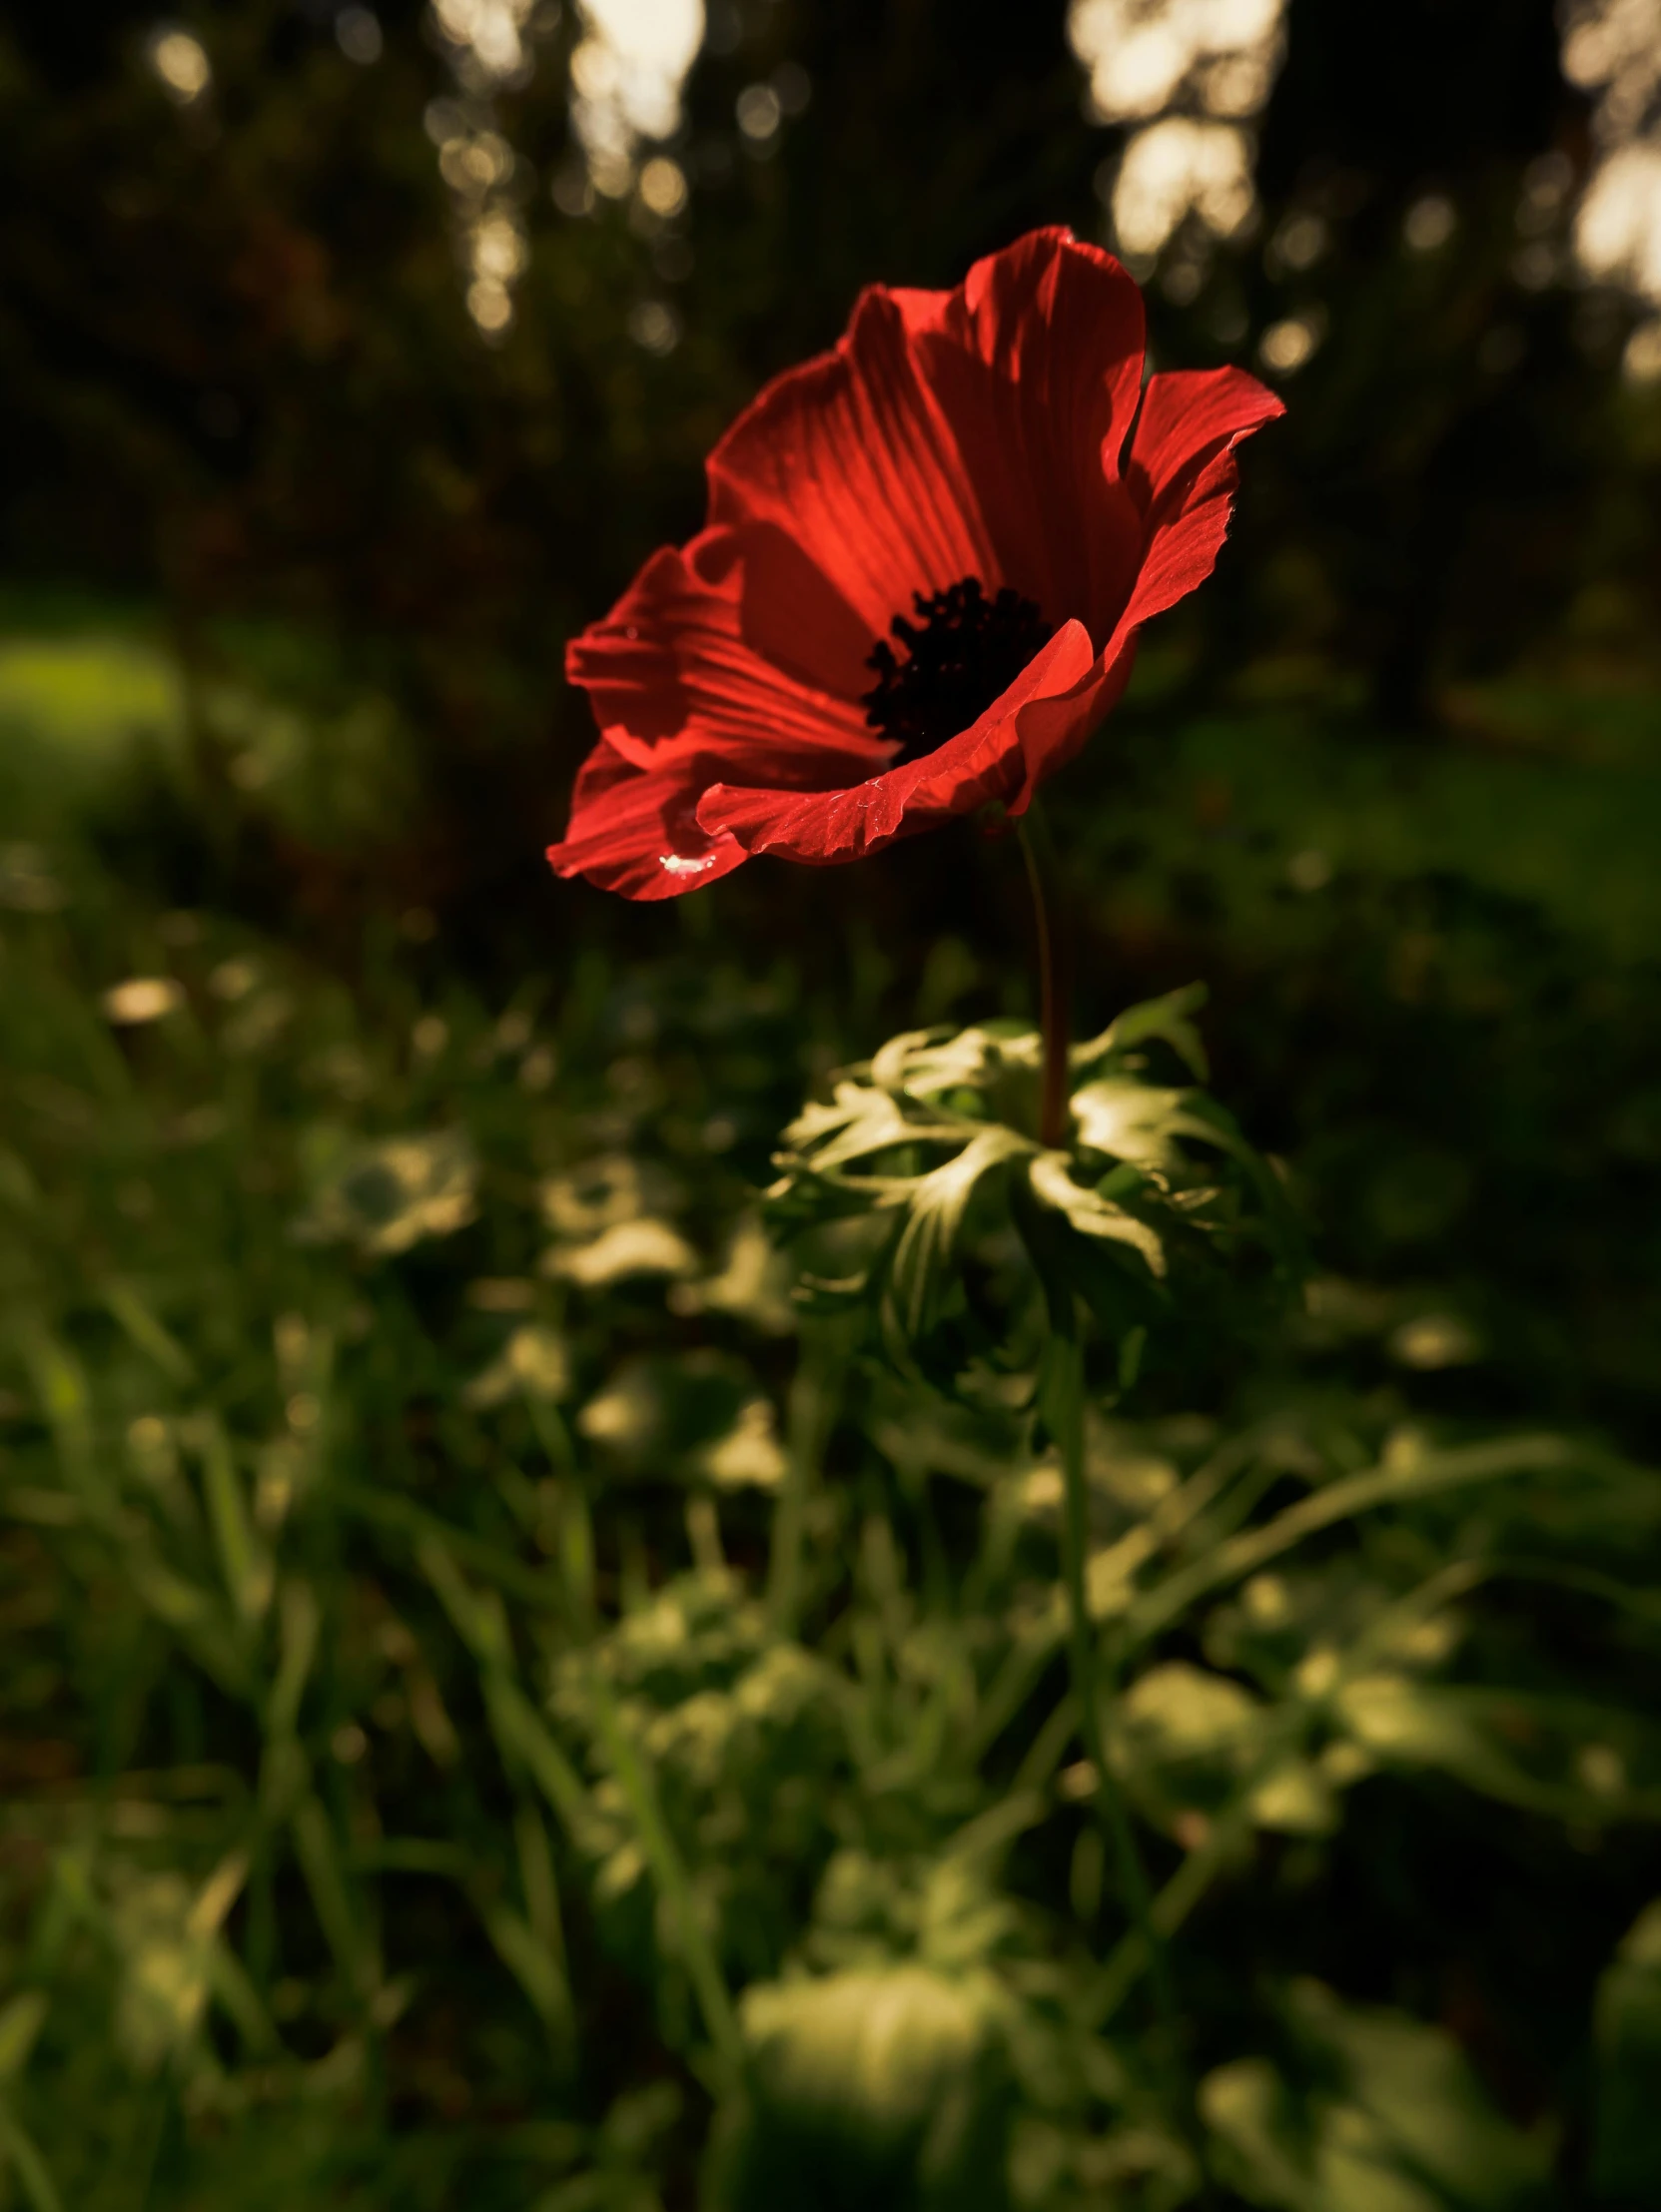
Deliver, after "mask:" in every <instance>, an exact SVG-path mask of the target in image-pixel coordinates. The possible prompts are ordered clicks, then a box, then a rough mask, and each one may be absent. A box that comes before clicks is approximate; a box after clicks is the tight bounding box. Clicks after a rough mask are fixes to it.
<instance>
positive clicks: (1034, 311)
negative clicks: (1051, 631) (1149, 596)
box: [895, 230, 1145, 642]
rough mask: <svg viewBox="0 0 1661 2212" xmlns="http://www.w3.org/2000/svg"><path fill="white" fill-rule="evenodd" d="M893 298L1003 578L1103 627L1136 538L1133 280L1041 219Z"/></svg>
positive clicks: (1138, 327)
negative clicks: (929, 283)
mask: <svg viewBox="0 0 1661 2212" xmlns="http://www.w3.org/2000/svg"><path fill="white" fill-rule="evenodd" d="M895 298H896V300H897V301H898V303H899V305H900V308H901V310H902V312H903V314H904V316H905V319H906V325H907V328H908V330H909V331H910V333H911V336H912V341H913V344H914V345H915V346H916V348H917V352H918V358H919V361H920V364H921V367H922V371H923V374H924V376H925V378H926V379H927V381H928V382H929V384H930V385H931V386H932V387H933V389H934V392H935V395H936V397H937V398H938V400H939V402H940V406H941V410H942V412H943V413H944V415H945V417H946V419H947V421H948V422H949V423H950V424H951V427H952V432H953V435H954V437H955V439H956V442H957V446H958V449H959V451H960V452H961V453H962V455H963V456H964V459H965V462H966V464H967V466H968V468H969V470H970V472H971V474H972V476H973V480H974V485H975V493H976V497H977V499H978V501H979V503H980V509H981V512H982V513H983V514H984V515H985V517H986V521H987V527H988V529H989V531H990V533H991V536H992V540H993V544H994V546H995V547H996V550H997V554H998V565H999V577H998V580H999V581H1003V582H1008V583H1012V584H1014V585H1015V587H1016V589H1017V590H1018V591H1020V592H1022V593H1023V594H1024V595H1025V596H1026V597H1028V598H1030V599H1033V600H1036V602H1037V603H1038V605H1039V606H1040V607H1041V608H1042V609H1043V610H1044V612H1045V614H1046V615H1047V616H1048V617H1049V619H1050V620H1051V621H1053V622H1060V621H1062V620H1064V619H1065V618H1067V617H1068V616H1076V617H1077V618H1078V619H1080V620H1081V621H1083V622H1084V623H1085V624H1086V626H1087V627H1088V628H1089V629H1090V631H1091V633H1092V635H1093V636H1094V637H1095V638H1096V639H1097V640H1098V641H1099V642H1100V641H1102V640H1105V639H1106V637H1107V635H1108V633H1109V632H1110V631H1111V630H1112V628H1113V626H1114V624H1115V622H1116V621H1117V619H1118V617H1119V612H1120V609H1121V608H1122V607H1123V606H1124V604H1125V599H1126V595H1127V593H1128V592H1129V591H1130V588H1131V584H1132V580H1133V578H1134V577H1135V575H1136V568H1137V556H1138V554H1139V552H1140V550H1141V545H1142V516H1141V514H1140V512H1139V510H1138V508H1137V506H1136V505H1135V503H1134V501H1133V500H1132V499H1131V497H1130V496H1129V494H1128V493H1127V492H1126V491H1125V490H1124V489H1123V488H1122V487H1121V484H1120V453H1121V449H1122V448H1123V446H1124V443H1125V438H1126V434H1127V432H1128V431H1129V430H1130V427H1131V424H1132V422H1133V421H1134V420H1135V419H1136V412H1137V403H1138V400H1139V399H1140V397H1141V394H1142V360H1143V345H1144V336H1145V325H1144V317H1143V308H1142V295H1141V293H1139V292H1138V290H1137V288H1136V285H1135V284H1134V283H1133V281H1132V280H1131V278H1130V276H1129V275H1128V274H1127V273H1126V271H1125V270H1124V269H1122V268H1121V267H1120V265H1119V263H1118V262H1117V261H1115V260H1114V258H1113V256H1112V255H1111V254H1107V253H1104V252H1103V251H1102V249H1101V248H1100V247H1096V246H1085V245H1081V244H1080V243H1079V242H1078V241H1077V240H1076V239H1074V238H1073V237H1072V236H1071V235H1070V234H1069V233H1068V232H1066V231H1062V230H1048V231H1034V232H1032V233H1031V234H1030V235H1029V236H1028V237H1026V238H1023V239H1021V240H1019V241H1018V242H1017V243H1016V244H1015V245H1014V246H1011V247H1008V248H1006V250H1005V251H1004V252H1003V253H1001V254H992V255H989V256H988V257H987V259H986V260H984V261H979V262H977V263H976V264H975V266H974V268H973V269H972V270H971V271H970V272H969V275H968V277H967V279H966V280H965V281H964V283H963V284H962V286H960V288H959V289H958V290H957V291H956V292H952V293H940V292H902V293H897V294H896V295H895ZM986 580H987V581H988V582H989V583H990V582H991V581H992V580H993V579H992V578H991V577H988V578H987V579H986Z"/></svg>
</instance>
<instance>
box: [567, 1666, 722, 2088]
mask: <svg viewBox="0 0 1661 2212" xmlns="http://www.w3.org/2000/svg"><path fill="white" fill-rule="evenodd" d="M592 1691H593V1699H594V1718H595V1720H596V1721H597V1723H598V1724H599V1736H600V1742H601V1743H602V1744H603V1745H604V1747H605V1756H606V1759H607V1761H608V1762H609V1764H610V1767H611V1772H612V1774H613V1775H614V1776H615V1778H616V1781H617V1787H618V1788H619V1789H620V1790H621V1791H622V1794H623V1799H624V1802H625V1803H626V1805H627V1806H628V1809H629V1812H630V1814H631V1815H632V1816H633V1820H634V1832H635V1838H636V1841H637V1842H638V1843H639V1845H640V1849H641V1852H642V1854H643V1856H644V1858H645V1861H646V1864H647V1865H648V1866H649V1867H650V1869H651V1873H652V1878H653V1880H654V1881H655V1882H656V1884H657V1890H658V1894H659V1895H660V1896H661V1897H662V1898H663V1900H664V1902H665V1903H666V1904H667V1905H668V1907H669V1911H670V1915H671V1917H672V1918H673V1920H674V1923H675V1931H676V1933H677V1935H678V1936H679V1938H680V1956H681V1964H682V1965H683V1966H684V1967H685V1968H686V1972H687V1975H688V1978H689V1979H690V1981H691V1983H692V1988H693V1991H694V1993H695V1994H696V1996H697V2000H698V2007H699V2009H700V2011H701V2012H702V2013H703V2021H704V2028H705V2031H706V2032H707V2034H708V2036H709V2040H710V2042H711V2044H712V2045H713V2047H714V2050H715V2055H716V2059H717V2061H718V2062H719V2064H720V2067H721V2070H722V2072H723V2073H724V2075H725V2076H726V2079H727V2081H728V2082H729V2083H736V2082H737V2081H738V2080H740V2079H741V2078H742V2075H743V2071H744V2038H743V2032H742V2030H741V2029H740V2027H739V2024H738V2014H737V2011H736V2010H735V2008H734V2006H733V2002H732V1995H731V1992H730V1991H729V1989H728V1988H727V1984H726V1977H725V1975H724V1974H723V1973H722V1971H721V1963H720V1960H719V1958H718V1957H717V1955H716V1951H715V1945H714V1943H713V1942H712V1941H711V1939H710V1935H709V1931H708V1929H707V1928H706V1927H705V1926H704V1924H703V1920H702V1919H701V1917H700V1916H699V1912H698V1904H697V1899H696V1897H695V1895H694V1894H693V1890H692V1881H691V1877H690V1875H689V1874H688V1872H687V1869H686V1866H685V1862H684V1861H683V1860H682V1858H681V1855H680V1852H679V1850H678V1849H677V1848H676V1846H675V1841H674V1838H673V1837H672V1836H671V1835H670V1833H669V1829H668V1824H667V1823H666V1822H665V1820H664V1818H663V1811H662V1808H661V1806H660V1805H659V1804H658V1800H657V1792H656V1790H655V1788H654V1787H653V1785H652V1779H651V1775H650V1773H649V1772H648V1770H647V1768H646V1765H645V1762H644V1761H643V1760H642V1759H641V1757H640V1755H639V1753H638V1752H637V1751H636V1749H635V1747H634V1745H633V1743H632V1742H631V1741H630V1738H629V1735H628V1732H627V1730H626V1729H625V1728H624V1726H623V1722H622V1717H621V1715H620V1714H619V1713H618V1712H617V1709H616V1707H615V1705H614V1704H613V1703H612V1700H611V1693H610V1691H609V1690H608V1689H607V1688H606V1687H605V1686H604V1685H603V1684H602V1683H601V1682H599V1681H598V1680H597V1679H595V1680H594V1682H593V1684H592Z"/></svg>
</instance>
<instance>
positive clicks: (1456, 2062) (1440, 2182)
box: [1200, 1981, 1547, 2212]
mask: <svg viewBox="0 0 1661 2212" xmlns="http://www.w3.org/2000/svg"><path fill="white" fill-rule="evenodd" d="M1286 2010H1287V2020H1288V2026H1289V2027H1290V2030H1291V2033H1292V2038H1293V2042H1294V2045H1295V2046H1296V2050H1295V2057H1294V2060H1293V2063H1292V2065H1291V2067H1290V2068H1289V2070H1288V2072H1287V2073H1286V2074H1284V2075H1283V2074H1282V2073H1281V2072H1280V2071H1278V2070H1277V2069H1276V2068H1275V2067H1274V2066H1273V2065H1272V2064H1270V2062H1269V2061H1268V2060H1267V2059H1265V2058H1246V2059H1241V2060H1237V2061H1235V2062H1234V2063H1233V2064H1232V2065H1228V2066H1223V2067H1220V2068H1219V2069H1218V2070H1217V2071H1216V2072H1214V2073H1212V2074H1210V2075H1208V2077H1207V2078H1206V2080H1205V2081H1204V2082H1203V2083H1202V2085H1201V2093H1200V2103H1201V2112H1202V2115H1203V2117H1204V2119H1205V2121H1206V2124H1207V2126H1208V2127H1209V2128H1211V2130H1212V2131H1213V2133H1214V2135H1215V2136H1216V2137H1217V2138H1218V2144H1219V2155H1218V2158H1217V2164H1218V2168H1219V2171H1220V2174H1221V2176H1222V2178H1224V2179H1225V2180H1227V2181H1228V2182H1229V2183H1230V2184H1231V2185H1232V2186H1233V2187H1235V2188H1237V2189H1238V2190H1239V2191H1240V2192H1241V2194H1242V2195H1243V2196H1245V2197H1246V2198H1248V2199H1249V2200H1250V2202H1252V2203H1254V2204H1263V2205H1275V2206H1284V2207H1285V2208H1286V2212H1504V2208H1507V2207H1510V2206H1516V2205H1523V2204H1528V2203H1531V2202H1534V2201H1536V2200H1537V2196H1538V2192H1539V2189H1540V2187H1541V2185H1542V2184H1543V2182H1544V2180H1545V2174H1546V2167H1547V2152H1546V2147H1545V2146H1544V2144H1542V2143H1538V2142H1534V2141H1530V2140H1529V2139H1527V2138H1526V2137H1524V2136H1522V2135H1520V2134H1519V2133H1518V2132H1517V2130H1516V2129H1515V2128H1513V2127H1511V2126H1510V2125H1509V2123H1508V2122H1507V2121H1505V2120H1503V2119H1502V2118H1501V2117H1500V2115H1499V2114H1498V2113H1497V2112H1495V2111H1494V2109H1493V2108H1492V2106H1491V2105H1490V2104H1489V2103H1488V2102H1487V2100H1486V2098H1485V2097H1484V2095H1483V2093H1482V2091H1481V2088H1480V2087H1479V2085H1478V2083H1477V2081H1476V2078H1475V2076H1474V2075H1473V2074H1472V2072H1471V2069H1470V2066H1469V2063H1468V2061H1467V2060H1466V2058H1465V2056H1464V2054H1463V2052H1462V2051H1461V2050H1460V2049H1459V2046H1458V2045H1457V2044H1456V2043H1455V2042H1454V2040H1453V2038H1452V2037H1451V2036H1450V2035H1448V2034H1447V2033H1446V2032H1445V2030H1443V2029H1441V2028H1434V2027H1425V2026H1423V2025H1421V2024H1420V2023H1419V2022H1418V2021H1416V2020H1412V2019H1409V2018H1407V2017H1406V2016H1405V2015H1403V2014H1401V2013H1397V2012H1387V2011H1373V2010H1363V2009H1361V2008H1359V2007H1352V2006H1349V2005H1346V2004H1344V2003H1343V2002H1342V2001H1341V2000H1340V1999H1339V1998H1337V1997H1336V1996H1334V1995H1333V1994H1332V1992H1331V1991H1330V1990H1329V1989H1325V1988H1323V1987H1321V1985H1320V1984H1319V1983H1317V1982H1312V1981H1305V1982H1300V1983H1297V1984H1294V1986H1293V1987H1292V1988H1291V1990H1290V1991H1289V1992H1288V1995H1287V2006H1286Z"/></svg>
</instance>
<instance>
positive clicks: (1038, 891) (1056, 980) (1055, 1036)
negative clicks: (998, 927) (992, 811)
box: [1015, 799, 1068, 1150]
mask: <svg viewBox="0 0 1661 2212" xmlns="http://www.w3.org/2000/svg"><path fill="white" fill-rule="evenodd" d="M1015 834H1016V836H1017V837H1018V838H1019V839H1020V840H1021V857H1022V859H1023V860H1024V861H1025V862H1026V864H1027V885H1028V888H1029V889H1030V890H1031V892H1032V895H1033V935H1034V938H1035V940H1036V947H1037V952H1038V996H1039V1028H1040V1030H1041V1032H1042V1034H1043V1038H1044V1088H1043V1091H1042V1093H1041V1098H1040V1105H1039V1114H1038V1135H1039V1141H1040V1143H1042V1144H1047V1145H1048V1146H1049V1147H1050V1148H1051V1149H1052V1150H1054V1149H1055V1148H1056V1147H1057V1146H1058V1145H1059V1144H1060V1143H1061V1142H1062V1140H1063V1138H1064V1137H1065V1136H1066V1134H1067V1045H1068V1035H1067V1028H1068V1024H1067V981H1066V977H1065V975H1064V973H1063V970H1062V962H1061V940H1060V935H1059V933H1058V931H1057V930H1056V928H1055V926H1054V924H1053V922H1052V920H1051V915H1050V900H1049V897H1048V895H1047V893H1046V890H1045V880H1046V878H1048V879H1049V880H1050V881H1051V882H1054V880H1055V873H1056V868H1055V855H1054V853H1053V851H1052V850H1051V846H1050V834H1049V830H1048V828H1047V827H1046V825H1045V821H1044V817H1043V815H1042V814H1040V812H1039V809H1038V802H1037V800H1036V799H1035V800H1034V802H1033V804H1032V805H1031V806H1030V807H1029V808H1028V809H1027V811H1026V813H1025V814H1024V815H1022V817H1021V819H1020V820H1019V821H1018V822H1017V823H1016V825H1015Z"/></svg>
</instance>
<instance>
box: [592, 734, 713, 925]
mask: <svg viewBox="0 0 1661 2212" xmlns="http://www.w3.org/2000/svg"><path fill="white" fill-rule="evenodd" d="M684 766H685V764H684V762H682V763H679V764H678V768H679V771H680V772H677V771H676V769H671V770H669V771H668V772H666V773H659V774H656V775H653V774H642V773H641V772H640V770H639V769H637V768H635V767H634V766H633V765H632V763H630V762H629V761H626V760H624V759H623V757H622V755H621V754H620V753H618V752H617V751H616V749H615V748H614V747H613V746H611V745H608V744H607V743H606V741H605V740H604V738H601V740H600V742H599V743H598V744H597V745H596V746H595V747H594V749H593V751H592V752H591V753H590V754H589V755H588V758H587V759H586V760H585V761H584V762H583V764H582V769H581V773H580V774H579V775H578V777H577V779H576V789H575V791H574V792H573V793H572V795H571V820H570V827H569V828H568V829H567V830H566V832H565V836H564V838H563V840H562V841H561V843H559V844H557V845H550V846H549V847H548V859H549V861H550V862H551V863H552V865H553V868H554V870H555V872H556V873H557V874H559V875H561V876H586V877H587V879H588V881H589V882H590V883H594V884H598V885H599V887H600V889H601V890H602V891H620V892H621V893H622V895H623V897H624V898H625V899H676V898H678V897H679V896H680V895H681V893H682V892H684V891H698V890H701V889H702V887H703V886H704V885H705V884H706V883H713V882H714V881H715V879H716V878H717V877H718V876H726V875H730V874H731V872H732V870H733V869H735V868H736V867H737V866H738V865H739V863H740V862H741V861H743V860H744V859H746V858H747V857H748V856H747V855H746V853H745V851H744V848H743V846H741V845H740V844H739V843H738V842H737V840H736V839H735V838H731V837H722V836H716V837H710V836H709V835H707V834H706V833H705V832H704V831H703V830H701V829H699V827H698V824H697V821H696V819H695V817H694V813H693V807H694V803H695V801H696V798H697V792H698V790H699V789H701V788H702V786H701V784H700V785H697V786H695V787H689V786H688V784H687V781H686V777H685V774H684Z"/></svg>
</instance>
